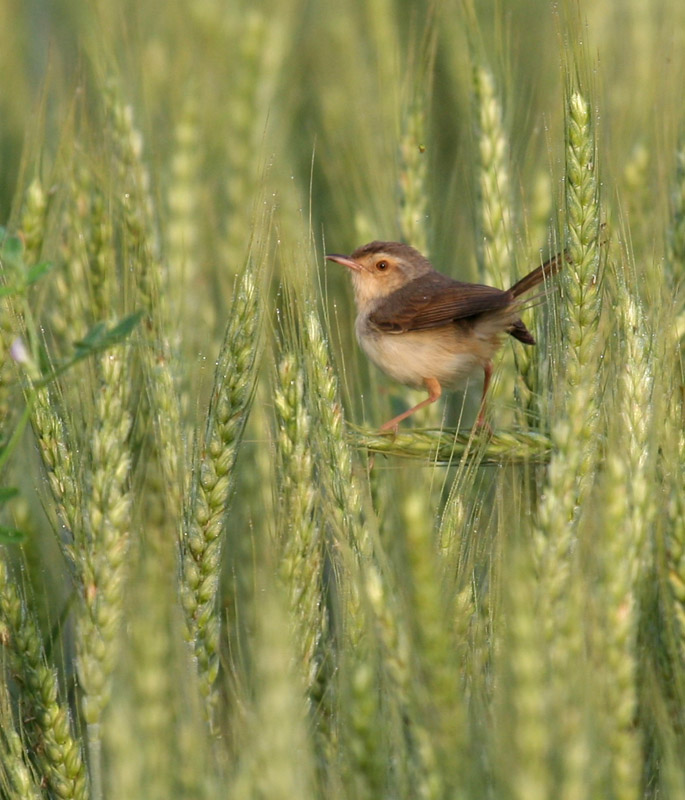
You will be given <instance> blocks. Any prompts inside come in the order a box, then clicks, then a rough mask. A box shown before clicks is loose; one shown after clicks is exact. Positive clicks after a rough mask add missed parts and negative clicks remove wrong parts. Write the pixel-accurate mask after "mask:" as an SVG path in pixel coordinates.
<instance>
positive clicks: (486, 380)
mask: <svg viewBox="0 0 685 800" xmlns="http://www.w3.org/2000/svg"><path fill="white" fill-rule="evenodd" d="M483 372H484V377H483V394H482V396H481V399H480V411H479V412H478V419H477V420H476V427H477V428H485V429H486V430H489V431H490V433H492V429H491V428H490V425H489V424H488V423H487V422H486V421H485V395H486V394H487V392H488V386H490V378H491V377H492V361H486V362H485V364H484V365H483Z"/></svg>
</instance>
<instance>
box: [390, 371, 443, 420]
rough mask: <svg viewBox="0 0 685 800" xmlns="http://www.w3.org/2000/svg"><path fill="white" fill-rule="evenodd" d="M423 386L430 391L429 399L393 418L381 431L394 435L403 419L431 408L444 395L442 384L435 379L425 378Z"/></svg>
mask: <svg viewBox="0 0 685 800" xmlns="http://www.w3.org/2000/svg"><path fill="white" fill-rule="evenodd" d="M423 385H424V386H425V387H426V389H427V390H428V397H427V398H426V399H425V400H422V401H421V402H420V403H417V404H416V405H415V406H414V407H413V408H410V409H409V411H403V412H402V413H401V414H398V415H397V416H396V417H393V418H392V419H391V420H389V421H388V422H386V423H385V424H384V425H381V427H380V429H381V430H382V431H392V432H393V433H397V428H398V426H399V424H400V422H402V420H403V419H406V418H407V417H409V416H411V415H412V414H413V413H414V412H415V411H418V410H419V409H420V408H425V407H426V406H429V405H430V404H431V403H434V402H435V401H436V400H437V399H438V398H439V397H440V395H441V394H442V388H441V387H440V384H439V383H438V381H437V380H436V379H435V378H424V379H423Z"/></svg>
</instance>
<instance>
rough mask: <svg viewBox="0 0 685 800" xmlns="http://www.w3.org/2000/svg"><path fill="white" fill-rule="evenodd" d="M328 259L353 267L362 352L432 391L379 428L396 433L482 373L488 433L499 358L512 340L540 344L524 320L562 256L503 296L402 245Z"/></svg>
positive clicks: (378, 245) (368, 247)
mask: <svg viewBox="0 0 685 800" xmlns="http://www.w3.org/2000/svg"><path fill="white" fill-rule="evenodd" d="M326 259H327V260H329V261H333V262H336V263H338V264H341V265H343V266H345V267H347V269H348V270H349V274H350V275H351V277H352V286H353V289H354V299H355V304H356V307H357V318H356V321H355V333H356V336H357V340H358V342H359V344H360V346H361V348H362V350H363V351H364V352H365V353H366V355H367V356H368V357H369V358H370V359H371V361H372V362H373V363H374V364H376V365H377V366H378V367H380V369H381V370H382V371H383V372H385V373H386V374H387V375H389V376H390V377H391V378H392V379H393V380H395V381H397V382H398V383H401V384H404V385H406V386H411V387H414V388H419V389H420V388H424V389H425V390H426V391H427V392H428V397H427V398H426V399H425V400H422V401H421V402H420V403H417V404H416V405H415V406H413V407H412V408H410V409H408V410H407V411H403V412H402V413H401V414H398V415H397V416H396V417H393V418H392V419H391V420H388V422H386V423H385V424H383V425H382V426H381V428H380V430H381V431H384V432H385V431H390V432H394V433H397V430H398V426H399V423H400V422H402V421H403V420H405V419H406V418H407V417H409V416H411V415H412V414H414V413H415V412H416V411H418V410H419V409H421V408H425V407H426V406H428V405H430V404H431V403H435V402H436V401H437V400H438V399H439V398H440V396H441V394H442V391H443V389H454V388H458V386H459V385H461V384H462V383H463V381H464V380H465V379H466V378H467V377H468V376H469V375H471V374H472V373H473V372H474V371H476V370H478V369H479V368H480V369H482V370H483V374H484V378H483V394H482V397H481V404H480V410H479V412H478V417H477V420H476V426H477V427H478V428H482V427H489V426H487V423H486V421H485V398H486V395H487V391H488V387H489V385H490V380H491V377H492V369H493V367H492V360H493V357H494V355H495V353H496V352H497V350H498V349H499V348H500V347H501V346H502V344H503V343H504V339H505V336H506V334H509V335H510V336H513V337H514V338H515V339H517V340H518V341H519V342H522V343H523V344H525V345H534V344H535V338H534V337H533V335H532V334H531V332H530V331H529V330H528V328H527V327H526V325H525V324H524V322H523V320H522V319H521V317H520V312H521V308H522V305H523V303H524V302H525V298H524V297H523V296H524V295H525V294H527V293H528V292H529V291H530V290H531V289H533V288H535V287H536V286H538V285H539V284H541V283H543V282H544V281H546V280H547V279H548V278H550V277H551V276H552V275H554V274H555V273H556V272H557V271H558V270H559V268H560V267H561V264H562V263H563V260H564V259H563V254H561V253H559V254H557V255H555V256H553V257H552V258H550V259H549V260H547V261H546V262H545V263H543V264H541V265H540V266H538V267H537V268H536V269H534V270H533V271H532V272H529V273H528V274H527V275H525V276H524V277H523V278H521V279H520V280H519V281H517V282H516V283H514V285H513V286H512V287H511V288H510V289H497V288H495V287H493V286H485V285H482V284H478V283H465V282H462V281H457V280H455V279H454V278H451V277H449V276H447V275H444V274H443V273H441V272H438V271H437V270H436V269H435V268H434V267H433V265H432V264H431V262H430V261H429V260H428V259H427V258H426V257H425V256H424V255H422V254H421V253H420V252H419V251H418V250H416V249H415V248H414V247H412V246H410V245H408V244H405V243H403V242H383V241H373V242H369V243H368V244H365V245H362V246H361V247H358V248H357V249H356V250H355V251H354V252H353V253H352V254H351V255H349V256H348V255H340V254H337V253H330V254H327V255H326Z"/></svg>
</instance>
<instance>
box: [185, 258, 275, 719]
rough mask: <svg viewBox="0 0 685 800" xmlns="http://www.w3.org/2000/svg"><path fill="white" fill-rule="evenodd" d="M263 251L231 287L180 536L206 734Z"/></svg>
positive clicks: (253, 360) (255, 362) (253, 367)
mask: <svg viewBox="0 0 685 800" xmlns="http://www.w3.org/2000/svg"><path fill="white" fill-rule="evenodd" d="M262 247H263V248H264V249H262V250H261V252H258V253H254V254H251V255H250V257H249V258H248V262H247V265H246V267H245V269H244V270H243V274H242V275H241V277H240V279H239V281H238V282H237V283H236V287H235V293H234V298H233V303H232V305H231V310H230V314H229V319H228V323H227V326H226V334H225V337H224V341H223V344H222V346H221V349H220V351H219V355H218V358H217V368H216V373H215V377H214V385H213V387H212V394H211V400H210V405H209V410H208V412H207V418H206V427H205V432H204V436H203V440H202V443H201V446H200V449H199V458H198V463H197V464H196V466H195V474H194V480H193V485H192V488H191V496H190V500H189V503H188V505H187V507H186V511H185V520H184V525H183V531H182V536H181V596H182V602H183V609H184V612H185V617H186V624H187V626H188V635H189V637H190V641H191V643H192V646H193V651H194V654H195V658H196V659H197V669H198V676H199V680H200V691H201V693H202V695H203V697H204V698H205V700H206V704H207V716H208V720H209V722H210V725H211V726H212V727H213V726H214V723H215V716H216V704H217V702H218V695H217V691H216V686H215V684H216V678H217V674H218V671H219V642H220V635H221V618H220V616H219V608H218V597H219V582H220V577H221V553H222V549H223V544H224V540H225V537H226V529H225V526H226V524H227V522H228V520H227V517H226V512H227V509H228V503H229V500H230V497H231V493H232V490H233V486H234V483H235V465H236V460H237V458H238V452H239V449H240V445H241V442H242V437H243V432H244V430H245V425H246V423H247V417H248V414H249V412H250V408H251V406H252V400H253V397H254V392H255V386H256V380H257V373H258V369H259V359H260V353H261V352H262V347H263V338H262V315H263V308H264V306H263V303H262V301H261V287H260V283H261V275H262V271H263V265H264V258H265V248H266V243H262Z"/></svg>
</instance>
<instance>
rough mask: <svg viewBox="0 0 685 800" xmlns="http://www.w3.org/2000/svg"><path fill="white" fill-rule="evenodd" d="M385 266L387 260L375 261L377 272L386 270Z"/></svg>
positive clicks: (386, 265) (386, 266)
mask: <svg viewBox="0 0 685 800" xmlns="http://www.w3.org/2000/svg"><path fill="white" fill-rule="evenodd" d="M387 268H388V262H387V261H378V262H377V263H376V269H377V270H378V271H379V272H385V270H386V269H387Z"/></svg>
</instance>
